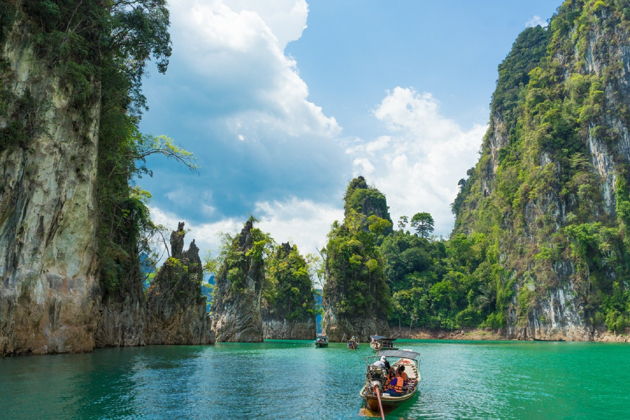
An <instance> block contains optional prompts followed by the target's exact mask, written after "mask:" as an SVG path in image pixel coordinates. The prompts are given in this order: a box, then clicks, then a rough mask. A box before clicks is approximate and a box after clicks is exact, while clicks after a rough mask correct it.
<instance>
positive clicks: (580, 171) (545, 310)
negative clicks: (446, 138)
mask: <svg viewBox="0 0 630 420" xmlns="http://www.w3.org/2000/svg"><path fill="white" fill-rule="evenodd" d="M629 19H630V8H629V7H628V5H627V2H624V1H616V0H611V1H606V2H603V1H594V0H593V1H591V0H568V1H565V2H564V4H563V5H562V6H561V7H560V8H559V9H558V12H557V14H556V15H555V16H554V17H553V18H552V20H551V22H550V25H549V27H548V28H546V29H543V28H541V27H537V28H529V29H527V30H526V31H525V32H524V33H523V34H522V35H521V36H519V39H517V41H516V43H515V44H514V47H513V50H512V52H511V53H510V55H509V56H508V57H507V58H506V60H505V61H504V63H503V64H502V65H501V66H500V67H499V81H498V86H497V90H496V92H495V94H494V96H493V103H492V106H491V109H492V114H491V119H490V128H489V130H488V132H487V134H486V137H485V138H484V142H483V146H482V151H481V158H480V160H479V162H478V163H477V165H476V166H475V167H474V168H473V169H472V170H471V171H469V175H470V177H469V178H468V179H467V180H462V181H461V182H460V185H461V187H462V188H461V191H460V194H459V196H458V197H457V199H456V201H455V203H454V205H453V208H454V211H455V212H456V216H457V220H456V226H455V231H454V234H458V233H465V234H471V233H475V234H480V235H483V238H485V240H486V241H487V243H488V244H489V249H491V250H493V251H492V252H489V253H488V255H487V256H486V258H487V259H488V261H489V262H490V263H492V264H497V265H499V266H500V267H501V270H496V273H499V274H498V275H497V277H496V278H488V279H487V282H488V285H489V286H488V290H492V293H491V294H492V295H493V298H494V299H495V304H496V311H495V313H494V314H492V316H491V319H489V320H488V324H489V325H495V326H496V327H499V328H501V329H502V330H503V331H504V333H505V334H506V335H507V336H508V337H515V338H521V339H528V338H530V339H531V338H536V339H556V338H563V339H572V340H590V339H594V338H597V336H598V335H599V334H601V333H602V331H603V330H605V329H606V328H607V329H609V330H612V331H615V332H623V331H624V330H625V329H626V328H627V327H628V326H630V314H629V313H628V301H627V296H628V284H627V281H626V279H627V278H628V275H629V273H630V272H629V270H628V267H629V265H628V261H630V259H629V244H630V243H629V242H628V226H629V224H628V222H629V221H630V219H629V218H628V217H629V215H630V212H629V210H630V201H629V200H630V198H629V197H628V191H629V187H628V186H629V185H630V172H629V170H628V168H629V167H630V166H629V164H630V113H629V109H630V30H629V29H630V24H629Z"/></svg>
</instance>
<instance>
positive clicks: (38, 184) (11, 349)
mask: <svg viewBox="0 0 630 420" xmlns="http://www.w3.org/2000/svg"><path fill="white" fill-rule="evenodd" d="M2 7H5V5H2ZM3 12H5V13H8V10H3ZM10 22H11V23H10V26H4V27H2V28H1V30H2V32H3V36H2V37H1V38H0V41H2V42H0V95H1V99H2V104H1V106H0V108H1V111H2V112H1V113H0V172H1V175H0V179H1V181H0V282H1V283H0V355H2V354H16V353H50V352H69V351H72V352H76V351H87V350H91V349H92V348H93V347H94V344H95V342H94V331H95V329H96V322H97V314H98V311H97V309H98V303H99V297H98V290H99V285H98V281H97V277H96V273H97V260H96V248H95V231H96V223H97V217H96V209H95V197H94V189H95V182H96V168H97V162H96V157H97V138H98V131H99V112H100V110H99V106H100V101H99V92H100V86H99V83H98V81H97V80H95V79H92V80H91V81H90V84H91V86H90V87H89V89H85V87H84V89H85V91H84V93H85V92H88V93H87V95H88V96H87V98H86V99H85V102H84V106H83V109H82V110H81V112H79V110H77V109H75V108H73V107H72V104H71V103H72V100H73V96H74V94H75V93H76V92H75V90H74V88H73V87H71V86H68V85H66V84H65V83H64V82H63V81H62V80H61V79H60V78H59V76H58V75H57V74H56V73H55V72H53V71H52V70H51V67H50V63H49V62H48V61H47V60H45V59H42V58H41V57H39V56H38V55H37V54H36V51H35V45H34V42H33V36H32V34H31V33H30V32H29V31H28V25H26V24H24V22H23V21H21V20H20V18H19V17H18V18H17V19H15V20H13V21H10ZM3 24H7V21H6V20H5V21H4V22H3Z"/></svg>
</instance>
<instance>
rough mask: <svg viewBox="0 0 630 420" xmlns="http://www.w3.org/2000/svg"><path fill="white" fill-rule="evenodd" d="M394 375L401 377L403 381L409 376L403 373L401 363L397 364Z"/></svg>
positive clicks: (403, 367) (403, 368)
mask: <svg viewBox="0 0 630 420" xmlns="http://www.w3.org/2000/svg"><path fill="white" fill-rule="evenodd" d="M396 375H397V376H400V377H401V378H403V380H404V381H405V382H407V381H408V380H409V376H407V374H406V373H405V366H403V365H400V366H398V369H396Z"/></svg>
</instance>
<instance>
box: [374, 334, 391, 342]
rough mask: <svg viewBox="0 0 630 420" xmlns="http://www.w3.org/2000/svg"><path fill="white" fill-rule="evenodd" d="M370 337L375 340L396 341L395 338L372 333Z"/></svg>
mask: <svg viewBox="0 0 630 420" xmlns="http://www.w3.org/2000/svg"><path fill="white" fill-rule="evenodd" d="M370 338H371V339H372V340H374V341H394V340H396V339H395V338H390V337H385V336H382V335H371V336H370Z"/></svg>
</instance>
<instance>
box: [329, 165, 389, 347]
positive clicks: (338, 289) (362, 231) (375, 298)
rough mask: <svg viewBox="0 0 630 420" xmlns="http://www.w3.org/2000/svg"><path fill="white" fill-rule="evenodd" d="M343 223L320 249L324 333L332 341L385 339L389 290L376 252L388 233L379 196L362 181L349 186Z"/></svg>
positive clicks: (383, 203) (336, 225)
mask: <svg viewBox="0 0 630 420" xmlns="http://www.w3.org/2000/svg"><path fill="white" fill-rule="evenodd" d="M344 204H345V205H344V208H345V215H344V216H345V217H344V221H343V223H341V224H340V223H338V222H335V223H334V224H333V226H332V230H331V231H330V233H329V234H328V243H327V245H326V248H324V250H323V253H324V256H325V258H324V271H325V277H326V283H325V285H324V296H323V303H324V308H325V312H324V317H323V325H324V331H325V332H326V334H327V335H328V337H329V339H330V340H332V341H342V340H346V339H350V337H352V336H353V335H354V336H357V337H358V338H359V339H360V340H362V341H367V340H369V336H370V335H377V334H387V333H388V332H389V326H388V324H387V314H388V310H389V305H390V296H389V295H390V293H389V287H388V286H387V282H386V280H385V275H384V273H383V262H382V256H381V254H380V251H379V249H378V245H379V242H380V241H381V240H382V238H383V236H384V235H387V234H389V233H391V232H392V223H391V217H390V215H389V209H388V207H387V201H386V199H385V196H384V195H383V194H382V193H381V192H380V191H378V190H377V189H376V188H373V187H370V186H368V184H367V182H366V181H365V179H364V178H363V177H362V176H359V177H357V178H354V179H353V180H352V181H350V184H349V185H348V188H347V190H346V194H345V197H344Z"/></svg>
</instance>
